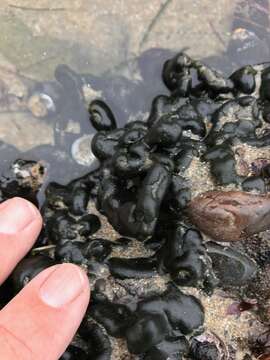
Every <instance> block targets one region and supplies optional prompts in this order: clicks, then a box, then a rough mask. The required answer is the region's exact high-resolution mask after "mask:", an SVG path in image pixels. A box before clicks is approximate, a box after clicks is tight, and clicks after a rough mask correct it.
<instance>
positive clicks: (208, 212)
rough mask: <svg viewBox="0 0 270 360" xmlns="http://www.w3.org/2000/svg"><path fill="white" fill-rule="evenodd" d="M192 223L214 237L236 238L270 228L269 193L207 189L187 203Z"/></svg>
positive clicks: (222, 239) (220, 239)
mask: <svg viewBox="0 0 270 360" xmlns="http://www.w3.org/2000/svg"><path fill="white" fill-rule="evenodd" d="M188 214H189V216H190V219H191V221H192V222H193V224H195V225H196V226H198V228H199V229H200V230H201V231H202V232H204V233H205V234H206V235H208V236H210V237H211V238H212V239H214V240H216V241H237V240H240V239H242V238H244V237H245V236H249V235H252V234H256V233H259V232H261V231H265V230H267V229H269V228H270V196H268V195H264V196H262V195H253V194H250V193H245V192H241V191H228V192H222V191H209V192H206V193H204V194H203V195H201V196H198V197H196V198H195V199H193V200H192V201H191V202H190V203H189V205H188Z"/></svg>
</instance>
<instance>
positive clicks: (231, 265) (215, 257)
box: [206, 241, 256, 287]
mask: <svg viewBox="0 0 270 360" xmlns="http://www.w3.org/2000/svg"><path fill="white" fill-rule="evenodd" d="M206 248H207V253H208V255H209V256H210V258H211V260H212V267H213V271H214V273H215V275H216V277H217V278H218V280H219V285H220V286H225V287H226V286H243V285H245V284H247V283H248V282H249V281H250V280H252V279H253V278H254V276H255V274H256V264H255V262H254V261H252V260H251V259H250V258H249V257H248V256H246V255H244V254H242V253H240V252H239V251H236V250H234V249H232V248H230V247H228V246H222V245H220V244H217V243H214V242H212V241H209V242H207V243H206Z"/></svg>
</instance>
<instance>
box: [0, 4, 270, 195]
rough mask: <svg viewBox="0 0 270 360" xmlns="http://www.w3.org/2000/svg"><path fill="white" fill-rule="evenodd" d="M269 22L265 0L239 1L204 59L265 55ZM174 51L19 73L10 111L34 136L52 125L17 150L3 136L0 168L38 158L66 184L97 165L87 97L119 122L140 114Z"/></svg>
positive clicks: (224, 63) (228, 65)
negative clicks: (92, 67)
mask: <svg viewBox="0 0 270 360" xmlns="http://www.w3.org/2000/svg"><path fill="white" fill-rule="evenodd" d="M269 28H270V27H269V3H268V1H265V0H261V1H260V0H258V1H241V2H239V3H238V6H237V7H236V9H235V13H234V17H233V18H232V21H231V37H230V41H229V42H228V44H227V45H226V48H225V49H224V51H223V53H222V54H219V55H216V56H211V57H207V58H205V59H204V61H205V62H206V63H207V64H208V65H211V66H213V67H214V68H216V69H217V70H220V71H223V72H225V73H226V74H229V73H231V72H232V71H233V70H234V69H236V68H237V67H239V66H241V65H245V64H249V63H251V64H256V63H260V62H266V61H269V59H270V54H269V44H270V37H269ZM213 32H214V33H215V36H216V38H217V41H221V42H222V41H223V36H224V34H220V33H219V32H218V31H216V29H215V28H214V27H213ZM179 45H180V46H181V41H180V44H179ZM224 45H225V42H224ZM118 51H121V49H118ZM188 51H189V50H188V49H187V52H188ZM81 52H83V51H81ZM174 53H175V52H174V51H172V50H170V49H159V48H154V49H149V50H146V51H144V52H142V53H141V55H140V56H139V57H133V56H131V59H130V60H124V61H122V62H120V64H118V65H117V66H113V67H112V68H111V69H109V70H107V71H106V72H105V73H103V74H101V75H97V74H90V73H87V74H85V73H84V72H83V71H82V73H80V72H75V71H74V70H72V69H71V68H70V67H68V66H66V65H58V66H57V67H56V69H55V73H54V79H53V80H50V81H42V82H39V81H35V80H32V79H28V78H25V79H23V80H24V81H23V83H24V84H25V86H26V87H27V96H26V98H24V100H23V101H22V103H23V104H24V105H25V106H24V105H20V107H19V108H17V109H16V111H15V113H13V116H15V117H16V116H18V121H17V124H19V125H18V126H23V125H22V124H23V122H22V121H21V120H20V116H19V115H18V114H17V115H16V112H17V113H20V114H23V115H22V116H23V118H24V120H25V119H29V122H30V120H31V119H32V120H31V121H33V124H34V125H33V126H32V127H29V129H31V131H32V132H35V134H34V135H33V134H32V135H33V136H34V137H35V136H36V137H37V138H38V137H39V136H40V132H41V129H42V126H45V125H46V126H48V129H51V130H52V131H51V132H50V131H49V130H48V131H47V133H46V135H44V136H42V137H41V141H40V144H38V145H36V144H35V142H34V141H33V143H34V144H35V145H34V146H33V147H32V148H30V149H23V148H20V150H18V146H17V145H18V144H17V143H15V144H13V145H14V146H13V145H10V144H7V143H5V142H2V143H1V144H0V149H1V158H0V167H1V169H2V170H3V171H4V170H5V169H7V168H8V166H9V165H10V163H11V162H13V161H14V160H16V159H18V158H21V159H28V160H29V159H31V160H37V161H38V160H42V161H43V163H44V164H45V167H46V168H47V179H46V183H48V182H49V181H57V182H59V183H62V184H65V183H67V182H69V181H70V180H72V179H74V178H75V177H79V176H81V175H84V174H85V173H87V172H89V171H90V170H92V169H94V168H95V167H97V166H98V164H97V162H95V161H92V160H91V161H89V162H87V161H86V160H85V154H87V151H89V153H90V151H91V150H90V142H91V141H90V140H91V134H93V133H94V130H93V128H92V126H91V124H90V121H89V115H88V111H87V106H88V104H89V102H90V101H91V100H93V99H94V98H102V99H104V100H105V101H106V103H107V104H108V105H109V106H110V108H111V109H112V111H113V113H114V115H115V118H116V120H117V123H118V125H120V126H121V125H123V124H124V123H126V122H128V121H131V120H135V119H144V118H145V117H146V116H147V113H148V111H149V108H150V105H151V101H152V99H153V97H155V96H156V95H158V94H161V93H162V94H166V93H167V90H166V88H165V86H164V85H163V83H162V80H161V76H160V74H161V69H162V65H163V63H164V61H165V60H166V59H168V58H169V57H171V56H172V55H173V54H174ZM125 58H127V56H125ZM5 106H6V104H4V105H3V109H4V110H5ZM11 113H12V112H11ZM6 116H9V115H8V113H7V114H6ZM26 121H27V120H26ZM6 131H8V126H7V130H6ZM12 131H14V130H12ZM18 131H22V130H20V129H19V130H18ZM29 131H30V130H29ZM22 134H23V132H22ZM80 151H81V153H80ZM80 156H81V157H82V158H80ZM89 157H90V158H91V155H90V156H89ZM40 199H42V194H41V195H40Z"/></svg>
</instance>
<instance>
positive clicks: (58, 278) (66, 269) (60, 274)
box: [39, 264, 85, 308]
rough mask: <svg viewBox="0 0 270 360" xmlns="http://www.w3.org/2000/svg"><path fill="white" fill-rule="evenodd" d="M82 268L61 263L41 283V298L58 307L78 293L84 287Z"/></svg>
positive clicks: (70, 300)
mask: <svg viewBox="0 0 270 360" xmlns="http://www.w3.org/2000/svg"><path fill="white" fill-rule="evenodd" d="M84 283H85V280H84V276H83V274H82V270H80V268H78V267H77V266H76V265H71V264H62V265H59V266H58V267H57V268H56V270H55V271H54V272H53V273H52V274H51V275H50V276H49V277H48V278H47V279H46V281H45V282H44V283H43V284H42V286H41V288H40V291H39V295H40V298H41V300H42V301H43V302H44V303H45V304H47V305H49V306H52V307H54V308H60V307H62V306H64V305H66V304H68V303H70V302H72V301H73V300H74V299H76V297H77V296H79V295H80V293H81V292H82V291H83V288H84Z"/></svg>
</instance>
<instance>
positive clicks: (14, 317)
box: [0, 198, 90, 360]
mask: <svg viewBox="0 0 270 360" xmlns="http://www.w3.org/2000/svg"><path fill="white" fill-rule="evenodd" d="M41 225H42V218H41V215H40V213H39V211H38V210H37V209H36V208H35V207H34V205H32V204H31V203H29V202H28V201H26V200H24V199H21V198H13V199H10V200H7V201H6V202H3V203H2V204H0V283H3V281H4V280H5V279H6V278H7V277H8V275H9V274H10V273H11V272H12V271H13V269H14V268H15V266H16V264H17V263H18V262H19V261H20V260H21V259H22V258H23V257H24V256H25V255H26V254H27V253H28V251H29V250H30V249H31V247H32V246H33V244H34V242H35V240H36V238H37V236H38V234H39V232H40V230H41ZM89 297H90V288H89V281H88V278H87V276H86V274H85V272H84V271H83V270H82V269H80V268H79V267H78V266H75V265H73V264H62V265H56V266H52V267H50V268H48V269H46V270H44V271H43V272H41V273H40V274H38V275H37V276H36V277H35V278H34V279H33V280H32V281H31V282H30V283H29V284H28V285H27V286H26V287H24V289H23V290H22V291H21V292H20V293H19V294H18V295H17V296H16V297H15V298H14V299H12V301H11V302H10V303H9V304H8V305H6V306H5V307H4V308H3V309H2V310H1V311H0V359H3V360H4V359H5V360H18V359H20V360H57V359H59V357H60V356H61V355H62V354H63V352H64V351H65V349H66V348H67V346H68V345H69V343H70V341H71V340H72V338H73V336H74V334H75V332H76V331H77V329H78V327H79V325H80V323H81V321H82V318H83V316H84V314H85V311H86V309H87V306H88V303H89Z"/></svg>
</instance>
